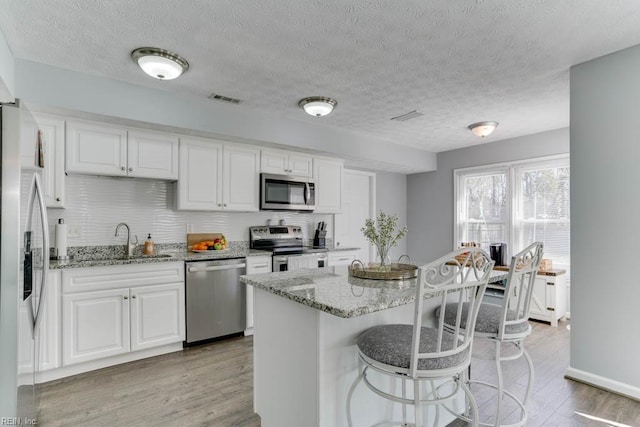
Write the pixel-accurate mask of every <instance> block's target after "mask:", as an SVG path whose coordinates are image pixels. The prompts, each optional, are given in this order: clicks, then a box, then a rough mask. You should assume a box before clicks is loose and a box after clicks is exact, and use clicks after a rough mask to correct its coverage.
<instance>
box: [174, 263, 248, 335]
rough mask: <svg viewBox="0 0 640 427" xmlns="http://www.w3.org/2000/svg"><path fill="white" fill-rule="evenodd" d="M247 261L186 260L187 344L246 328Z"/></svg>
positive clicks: (234, 332)
mask: <svg viewBox="0 0 640 427" xmlns="http://www.w3.org/2000/svg"><path fill="white" fill-rule="evenodd" d="M246 265H247V264H246V261H245V258H234V259H223V260H215V261H191V262H187V263H186V269H185V270H186V304H187V307H186V312H187V313H186V314H187V341H186V344H192V343H196V342H198V341H203V340H209V339H212V338H218V337H222V336H225V335H231V334H236V333H238V332H242V331H244V329H245V327H246V319H247V316H246V312H247V308H246V307H247V306H246V299H247V292H246V285H245V284H243V283H240V279H239V277H240V275H242V274H245V271H246Z"/></svg>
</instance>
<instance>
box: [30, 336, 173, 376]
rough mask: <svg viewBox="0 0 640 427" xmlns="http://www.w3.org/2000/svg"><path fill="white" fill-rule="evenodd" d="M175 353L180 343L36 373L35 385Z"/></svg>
mask: <svg viewBox="0 0 640 427" xmlns="http://www.w3.org/2000/svg"><path fill="white" fill-rule="evenodd" d="M175 351H182V341H180V342H177V343H173V344H167V345H163V346H161V347H154V348H148V349H145V350H140V351H134V352H131V353H124V354H119V355H117V356H111V357H106V358H104V359H97V360H90V361H88V362H82V363H77V364H72V365H67V366H62V367H60V368H55V369H50V370H47V371H40V372H37V373H36V384H41V383H45V382H49V381H54V380H59V379H60V378H65V377H70V376H72V375H78V374H83V373H85V372H90V371H95V370H96V369H102V368H107V367H109V366H113V365H119V364H120V363H127V362H133V361H134V360H140V359H146V358H147V357H154V356H160V355H163V354H167V353H173V352H175Z"/></svg>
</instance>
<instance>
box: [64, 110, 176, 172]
mask: <svg viewBox="0 0 640 427" xmlns="http://www.w3.org/2000/svg"><path fill="white" fill-rule="evenodd" d="M66 134H67V135H66V171H67V172H69V173H82V174H91V175H107V176H128V177H132V178H156V179H168V180H174V179H177V178H178V137H177V136H176V135H172V134H169V133H164V132H155V131H146V130H141V129H128V128H125V127H122V126H116V125H109V124H105V123H98V122H88V121H83V120H70V121H67V127H66Z"/></svg>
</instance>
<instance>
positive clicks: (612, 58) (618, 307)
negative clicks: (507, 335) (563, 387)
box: [569, 46, 640, 398]
mask: <svg viewBox="0 0 640 427" xmlns="http://www.w3.org/2000/svg"><path fill="white" fill-rule="evenodd" d="M639 71H640V46H635V47H632V48H629V49H626V50H623V51H620V52H617V53H614V54H611V55H607V56H604V57H601V58H598V59H595V60H593V61H589V62H586V63H583V64H580V65H577V66H575V67H572V68H571V126H570V129H571V252H572V253H571V270H572V281H573V282H574V283H575V284H577V285H578V286H574V287H573V289H572V292H571V321H572V322H571V361H570V365H571V367H570V369H569V375H572V376H574V377H577V378H580V379H582V380H586V381H588V382H592V383H595V384H598V385H600V386H604V387H609V388H613V389H614V390H616V391H619V392H622V393H626V394H630V395H633V396H634V397H636V398H640V370H639V369H638V368H637V366H638V363H637V360H638V354H640V339H639V337H640V322H639V321H638V316H637V313H638V302H639V301H640V275H638V274H637V273H635V270H634V268H635V266H636V265H638V252H637V242H638V241H639V240H640V227H638V226H637V224H638V213H639V212H640V197H638V184H639V183H640V168H639V167H638V165H639V162H640V141H639V138H638V124H639V123H640V121H639V120H638V117H639V114H640V73H639Z"/></svg>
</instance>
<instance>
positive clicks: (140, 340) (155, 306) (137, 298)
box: [131, 283, 185, 351]
mask: <svg viewBox="0 0 640 427" xmlns="http://www.w3.org/2000/svg"><path fill="white" fill-rule="evenodd" d="M184 310H185V309H184V283H175V284H169V285H157V286H143V287H140V288H132V289H131V351H137V350H143V349H145V348H151V347H158V346H161V345H165V344H171V343H175V342H181V341H184V339H185V329H184V315H185V311H184Z"/></svg>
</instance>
